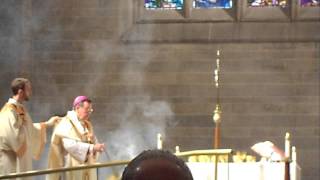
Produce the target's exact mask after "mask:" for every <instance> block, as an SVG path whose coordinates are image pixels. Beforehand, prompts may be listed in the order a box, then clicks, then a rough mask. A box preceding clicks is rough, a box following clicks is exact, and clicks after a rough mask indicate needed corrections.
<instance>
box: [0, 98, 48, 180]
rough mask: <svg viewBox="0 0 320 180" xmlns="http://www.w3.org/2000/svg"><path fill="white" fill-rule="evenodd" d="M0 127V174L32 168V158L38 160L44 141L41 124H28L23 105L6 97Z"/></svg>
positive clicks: (27, 114)
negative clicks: (7, 99) (6, 100)
mask: <svg viewBox="0 0 320 180" xmlns="http://www.w3.org/2000/svg"><path fill="white" fill-rule="evenodd" d="M0 127H1V130H0V174H8V173H13V172H24V171H29V170H32V158H33V159H36V160H37V159H39V157H40V155H41V152H42V150H43V147H44V144H45V140H46V128H45V125H44V123H32V119H31V117H30V115H29V113H28V111H27V110H26V108H25V107H24V106H23V105H22V104H20V103H19V102H17V101H16V100H15V99H12V98H10V99H9V101H8V102H7V103H6V104H5V105H4V107H3V108H2V109H1V112H0ZM20 179H23V180H27V179H32V178H30V177H29V178H20Z"/></svg>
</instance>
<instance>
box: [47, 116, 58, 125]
mask: <svg viewBox="0 0 320 180" xmlns="http://www.w3.org/2000/svg"><path fill="white" fill-rule="evenodd" d="M60 119H61V117H59V116H53V117H51V118H50V119H49V120H48V121H46V122H45V125H46V126H47V127H52V126H54V125H55V124H56V123H58V122H59V121H60Z"/></svg>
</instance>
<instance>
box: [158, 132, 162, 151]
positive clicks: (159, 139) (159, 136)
mask: <svg viewBox="0 0 320 180" xmlns="http://www.w3.org/2000/svg"><path fill="white" fill-rule="evenodd" d="M157 149H162V137H161V134H160V133H158V135H157Z"/></svg>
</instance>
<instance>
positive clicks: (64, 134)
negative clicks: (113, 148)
mask: <svg viewBox="0 0 320 180" xmlns="http://www.w3.org/2000/svg"><path fill="white" fill-rule="evenodd" d="M92 111H93V110H92V103H91V100H90V99H89V98H88V97H86V96H78V97H76V98H75V100H74V102H73V110H72V111H68V113H67V115H66V116H65V117H63V118H62V119H61V121H60V122H59V123H58V124H57V125H56V127H55V128H54V131H53V133H52V137H51V145H50V150H49V158H48V166H49V168H60V167H73V166H79V165H89V164H93V163H95V162H96V161H97V154H98V153H99V152H103V151H104V148H105V145H104V144H101V143H99V142H98V141H97V138H96V137H95V136H94V132H93V127H92V124H91V121H90V119H89V117H90V114H91V113H92ZM46 179H47V180H59V179H67V180H96V179H97V174H96V169H85V170H77V171H69V172H67V173H65V174H64V173H55V174H49V175H47V176H46Z"/></svg>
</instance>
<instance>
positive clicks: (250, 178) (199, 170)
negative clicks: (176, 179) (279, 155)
mask: <svg viewBox="0 0 320 180" xmlns="http://www.w3.org/2000/svg"><path fill="white" fill-rule="evenodd" d="M187 165H188V167H189V169H190V170H191V173H192V176H193V179H194V180H214V176H215V174H214V173H215V172H214V163H201V162H188V163H187ZM284 169H285V164H284V163H283V162H246V163H218V178H217V180H243V179H245V180H284ZM290 179H291V180H301V168H300V167H299V165H298V164H297V163H295V162H293V163H290Z"/></svg>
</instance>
